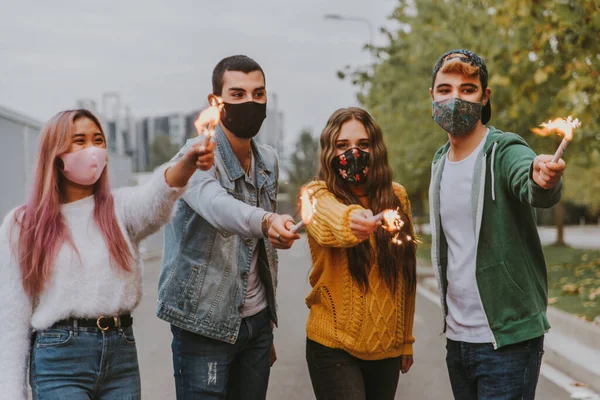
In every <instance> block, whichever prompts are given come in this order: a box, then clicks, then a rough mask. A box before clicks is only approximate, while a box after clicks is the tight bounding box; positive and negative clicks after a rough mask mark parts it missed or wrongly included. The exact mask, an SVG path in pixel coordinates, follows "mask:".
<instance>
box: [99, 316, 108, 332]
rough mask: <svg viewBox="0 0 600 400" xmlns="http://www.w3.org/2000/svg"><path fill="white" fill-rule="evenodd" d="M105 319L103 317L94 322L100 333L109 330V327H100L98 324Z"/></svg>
mask: <svg viewBox="0 0 600 400" xmlns="http://www.w3.org/2000/svg"><path fill="white" fill-rule="evenodd" d="M104 318H106V317H105V316H104V315H102V316H100V317H98V319H97V320H96V326H97V327H98V329H100V330H101V331H107V330H109V329H110V326H102V325H101V324H100V320H102V319H104Z"/></svg>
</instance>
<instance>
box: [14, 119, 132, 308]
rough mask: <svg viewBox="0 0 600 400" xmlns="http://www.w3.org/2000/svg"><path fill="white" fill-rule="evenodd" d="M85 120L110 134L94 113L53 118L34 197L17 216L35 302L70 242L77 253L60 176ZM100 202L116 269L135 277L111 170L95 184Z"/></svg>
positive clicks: (98, 212) (26, 280) (97, 212)
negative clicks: (76, 132)
mask: <svg viewBox="0 0 600 400" xmlns="http://www.w3.org/2000/svg"><path fill="white" fill-rule="evenodd" d="M80 118H89V119H90V120H92V121H93V122H94V123H95V124H96V125H97V126H98V129H100V132H102V135H104V130H103V129H102V126H101V125H100V121H98V118H97V117H96V116H95V115H94V114H92V113H91V112H90V111H88V110H67V111H62V112H59V113H58V114H56V115H55V116H54V117H52V119H51V120H50V121H48V122H47V123H46V125H45V126H44V128H43V129H42V132H41V135H40V140H39V152H38V161H37V167H36V170H35V177H34V180H33V187H32V190H31V193H30V195H29V198H28V199H27V202H26V203H25V204H24V205H22V206H21V207H19V208H18V210H17V212H16V213H15V222H16V224H17V225H18V226H19V227H20V233H19V240H18V249H17V254H18V259H19V263H20V266H21V273H22V277H23V287H24V288H25V291H26V292H27V294H28V295H29V296H30V297H31V298H35V297H36V296H37V295H39V294H40V293H41V292H42V290H43V289H44V285H45V283H46V282H47V281H48V279H49V277H50V276H51V274H52V267H53V265H54V260H55V259H56V256H57V254H58V251H59V250H60V248H61V247H62V245H63V244H64V243H65V242H67V243H68V244H70V245H71V246H72V247H73V250H74V251H75V252H77V249H76V248H75V244H74V242H73V238H72V237H71V233H70V232H69V230H68V228H67V226H66V224H65V221H64V218H63V215H62V213H61V210H60V205H61V203H63V202H64V199H63V191H64V180H65V179H66V178H65V177H64V176H63V175H62V173H61V171H60V168H61V165H62V160H61V159H60V158H59V156H61V155H62V154H64V153H66V152H67V151H68V149H69V147H70V146H71V143H72V142H73V133H74V132H73V123H74V122H75V121H76V120H78V119H80ZM94 200H95V206H94V220H95V222H96V224H97V226H98V228H99V229H100V231H101V232H102V235H103V236H104V241H105V242H106V245H107V247H108V251H109V253H110V259H111V264H116V265H118V266H119V267H120V268H122V269H123V270H125V271H128V272H130V271H131V270H132V269H131V263H132V259H133V257H132V255H131V252H130V250H129V247H128V245H127V242H126V240H125V237H124V236H123V233H122V231H121V229H120V228H119V225H118V223H117V217H116V214H115V207H114V200H113V196H112V194H111V192H110V185H109V183H108V171H107V168H105V169H104V171H103V172H102V175H100V179H98V181H97V182H96V183H95V184H94Z"/></svg>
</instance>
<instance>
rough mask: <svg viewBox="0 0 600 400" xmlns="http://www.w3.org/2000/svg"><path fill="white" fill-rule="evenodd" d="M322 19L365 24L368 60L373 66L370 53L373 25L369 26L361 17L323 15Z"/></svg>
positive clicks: (369, 22) (366, 20)
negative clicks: (367, 35) (367, 30)
mask: <svg viewBox="0 0 600 400" xmlns="http://www.w3.org/2000/svg"><path fill="white" fill-rule="evenodd" d="M323 17H324V18H325V19H332V20H336V21H355V22H363V23H365V24H367V27H368V28H369V43H368V44H369V58H370V60H371V64H373V52H372V51H371V47H372V46H373V24H371V21H369V20H368V19H366V18H363V17H353V16H344V15H340V14H325V15H324V16H323Z"/></svg>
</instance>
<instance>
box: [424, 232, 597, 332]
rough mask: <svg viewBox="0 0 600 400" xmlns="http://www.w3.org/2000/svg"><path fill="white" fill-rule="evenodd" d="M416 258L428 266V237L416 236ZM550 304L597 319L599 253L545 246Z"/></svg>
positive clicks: (429, 260)
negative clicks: (419, 241) (418, 240)
mask: <svg viewBox="0 0 600 400" xmlns="http://www.w3.org/2000/svg"><path fill="white" fill-rule="evenodd" d="M419 239H420V240H421V241H422V243H420V244H419V247H418V249H417V257H419V258H420V259H422V260H424V261H427V262H429V263H431V236H430V235H419ZM544 255H545V257H546V263H547V265H548V299H549V300H548V302H549V304H550V305H552V306H554V307H556V308H559V309H561V310H564V311H567V312H569V313H571V314H575V315H577V316H579V317H581V318H585V319H586V320H589V321H592V320H594V318H596V317H598V316H600V250H584V249H573V248H571V247H566V246H545V247H544Z"/></svg>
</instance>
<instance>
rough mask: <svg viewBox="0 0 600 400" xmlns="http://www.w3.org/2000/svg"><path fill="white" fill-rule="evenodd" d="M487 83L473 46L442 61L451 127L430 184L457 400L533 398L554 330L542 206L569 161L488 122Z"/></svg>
mask: <svg viewBox="0 0 600 400" xmlns="http://www.w3.org/2000/svg"><path fill="white" fill-rule="evenodd" d="M487 83H488V73H487V67H486V65H485V63H484V62H483V60H482V59H481V58H480V57H479V56H477V55H476V54H474V53H472V52H470V51H467V50H453V51H450V52H447V53H446V54H444V55H443V56H442V57H441V58H440V59H439V60H438V61H437V63H436V64H435V67H434V69H433V74H432V86H431V89H430V94H431V97H432V100H433V119H434V120H435V121H436V122H437V123H438V124H439V125H440V127H441V128H442V129H444V131H446V133H447V134H448V143H446V145H445V146H443V147H442V148H441V149H440V150H438V152H437V153H436V154H435V156H434V159H433V165H432V177H431V185H430V189H429V190H430V192H429V199H430V212H431V231H432V261H433V266H434V270H435V272H436V277H437V279H438V284H439V287H440V293H441V301H442V307H443V310H444V318H445V323H444V332H445V333H446V338H447V347H446V348H447V355H446V363H447V366H448V373H449V375H450V382H451V384H452V391H453V393H454V397H455V398H456V399H461V400H469V399H500V398H502V399H533V398H534V396H535V388H536V385H537V381H538V377H539V371H540V364H541V359H542V354H543V353H544V351H543V344H544V343H543V342H544V333H545V332H547V331H548V329H549V328H550V325H549V324H548V320H547V319H546V306H547V303H548V282H547V274H546V263H545V260H544V254H543V252H542V246H541V243H540V239H539V236H538V233H537V228H536V224H535V211H534V207H552V206H553V205H555V204H556V203H558V201H559V200H560V195H561V188H562V180H561V179H562V174H563V171H564V169H565V163H564V161H563V160H559V161H558V162H556V163H552V162H551V159H552V156H550V155H539V156H536V154H535V153H534V152H533V151H532V150H531V149H530V148H529V146H528V145H527V143H526V142H525V141H524V140H523V139H522V138H521V137H520V136H518V135H516V134H514V133H508V132H502V131H500V130H498V129H496V128H494V127H492V126H486V125H485V124H487V123H488V121H489V120H490V118H491V103H490V98H491V89H490V88H489V87H488V86H487Z"/></svg>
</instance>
